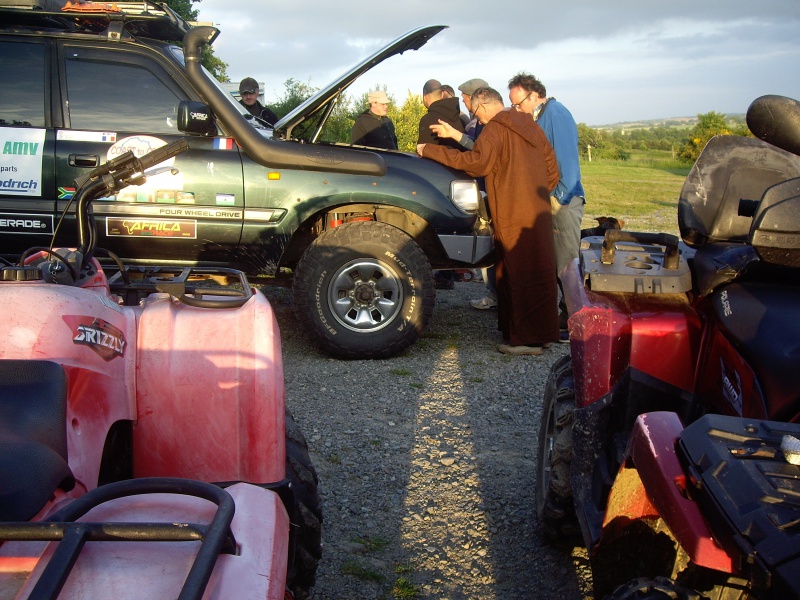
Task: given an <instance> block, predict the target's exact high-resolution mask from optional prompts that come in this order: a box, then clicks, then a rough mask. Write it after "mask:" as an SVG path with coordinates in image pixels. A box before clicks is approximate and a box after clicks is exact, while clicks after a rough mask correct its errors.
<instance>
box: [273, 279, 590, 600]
mask: <svg viewBox="0 0 800 600" xmlns="http://www.w3.org/2000/svg"><path fill="white" fill-rule="evenodd" d="M483 291H484V287H483V284H482V283H480V282H469V283H466V282H462V283H456V289H455V290H453V291H437V298H436V309H435V311H434V318H433V321H432V323H431V326H430V327H429V329H428V331H427V332H426V334H425V336H424V337H423V338H422V339H421V340H419V341H418V342H417V343H416V344H415V345H414V346H412V347H411V348H410V349H409V350H408V351H406V352H405V353H403V354H402V355H400V356H397V357H395V358H392V359H390V360H383V361H339V360H335V359H331V358H327V357H325V356H323V355H321V354H320V353H318V352H317V351H316V350H315V349H314V348H313V347H311V346H310V344H309V342H308V341H307V339H306V338H305V336H304V334H303V333H302V331H301V330H300V328H299V327H298V324H297V322H296V320H295V318H294V314H293V312H292V304H291V295H290V294H289V292H288V291H287V290H284V289H281V288H271V287H267V288H265V289H264V292H265V294H266V295H267V297H268V298H269V300H270V302H271V303H272V305H273V307H274V308H275V311H276V313H277V316H278V321H279V324H280V328H281V335H282V340H283V353H284V367H285V376H286V403H287V405H288V407H289V409H290V410H291V411H292V412H293V413H294V416H295V419H296V420H297V422H298V423H299V424H300V427H301V428H302V429H303V431H304V433H305V434H306V437H307V438H308V442H309V447H310V450H311V457H312V460H313V461H314V464H315V466H316V468H317V472H318V474H319V478H320V493H321V496H322V501H323V511H324V515H325V523H324V532H323V541H324V549H323V559H322V562H321V564H320V568H319V571H318V575H317V585H316V587H315V589H314V594H313V598H325V599H333V598H335V599H350V598H352V599H356V598H357V599H369V598H385V599H392V598H429V599H433V598H436V599H448V600H459V599H470V600H490V599H491V600H494V599H498V600H499V599H504V600H508V599H526V600H528V599H538V598H541V599H548V600H549V599H556V598H557V599H559V600H579V599H583V598H590V597H591V577H590V573H589V566H588V561H587V559H586V554H585V552H583V551H581V550H575V551H573V553H572V554H571V555H570V554H569V553H564V552H562V551H559V550H556V549H554V548H552V547H550V546H548V545H547V544H546V543H544V542H543V541H542V540H541V539H540V538H539V536H538V535H537V533H536V517H535V504H534V486H535V479H536V473H535V470H536V439H537V434H538V429H539V420H540V414H541V394H542V389H543V387H544V381H545V379H546V376H547V373H548V370H549V368H550V365H551V364H552V363H553V362H554V361H555V360H556V359H558V358H559V357H561V356H563V355H564V354H565V353H567V352H568V346H566V345H557V346H556V347H552V348H551V349H549V350H548V351H547V352H546V353H545V355H544V356H541V357H532V356H524V357H509V356H504V355H502V354H500V353H498V352H497V349H496V345H497V343H498V342H499V337H500V335H499V333H498V332H497V330H496V319H497V312H496V311H495V310H488V311H477V310H474V309H472V308H470V307H469V305H468V300H469V299H470V298H475V297H480V296H481V295H482V294H483Z"/></svg>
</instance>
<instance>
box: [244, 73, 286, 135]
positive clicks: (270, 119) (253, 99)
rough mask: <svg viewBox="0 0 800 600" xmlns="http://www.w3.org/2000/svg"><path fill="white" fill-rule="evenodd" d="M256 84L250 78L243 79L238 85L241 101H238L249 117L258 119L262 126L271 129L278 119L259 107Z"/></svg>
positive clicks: (272, 113) (264, 108) (262, 107)
mask: <svg viewBox="0 0 800 600" xmlns="http://www.w3.org/2000/svg"><path fill="white" fill-rule="evenodd" d="M258 92H259V89H258V82H257V81H256V80H255V79H253V78H252V77H245V78H244V79H242V81H241V82H240V83H239V94H240V95H241V96H242V99H241V100H240V101H239V102H240V103H241V105H242V106H244V107H245V108H246V109H247V112H249V113H250V114H251V115H253V116H254V117H256V118H257V119H260V120H261V121H262V123H263V124H264V125H268V126H269V127H273V126H274V125H275V123H277V122H278V117H277V116H276V115H275V113H274V112H272V111H271V110H270V109H268V108H266V107H265V106H261V103H260V102H259V101H258Z"/></svg>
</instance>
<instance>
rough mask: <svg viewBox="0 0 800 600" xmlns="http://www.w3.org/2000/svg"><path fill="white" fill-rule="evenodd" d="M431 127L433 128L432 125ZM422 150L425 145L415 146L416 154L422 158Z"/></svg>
mask: <svg viewBox="0 0 800 600" xmlns="http://www.w3.org/2000/svg"><path fill="white" fill-rule="evenodd" d="M431 127H433V125H431ZM424 150H425V144H417V154H419V155H420V156H422V153H423V151H424Z"/></svg>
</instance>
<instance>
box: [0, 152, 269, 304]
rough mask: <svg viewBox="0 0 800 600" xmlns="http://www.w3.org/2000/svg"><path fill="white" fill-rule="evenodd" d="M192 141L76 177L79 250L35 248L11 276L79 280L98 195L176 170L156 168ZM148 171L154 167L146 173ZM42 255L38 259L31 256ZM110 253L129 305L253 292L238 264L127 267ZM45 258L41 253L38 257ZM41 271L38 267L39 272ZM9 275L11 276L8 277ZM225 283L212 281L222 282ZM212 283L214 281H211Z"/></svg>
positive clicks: (115, 283)
mask: <svg viewBox="0 0 800 600" xmlns="http://www.w3.org/2000/svg"><path fill="white" fill-rule="evenodd" d="M188 149H189V144H188V142H187V141H186V140H185V139H180V140H176V141H174V142H171V143H169V144H167V145H165V146H162V147H160V148H156V149H155V150H153V151H152V152H148V153H147V154H145V155H143V156H136V155H135V154H134V153H133V152H131V151H128V152H126V153H124V154H122V155H121V156H118V157H117V158H114V159H113V160H110V161H108V162H106V163H105V164H102V165H100V166H99V167H97V168H95V169H92V170H91V171H90V172H89V173H86V174H85V175H82V176H81V177H79V178H77V179H76V180H75V185H76V187H77V191H76V192H75V196H74V197H73V201H74V202H75V203H76V209H75V210H76V220H77V228H78V247H77V248H76V249H58V250H57V251H56V250H53V249H52V248H31V249H29V250H28V251H26V252H25V253H24V254H23V255H22V257H21V259H20V264H19V269H20V271H19V273H17V272H16V271H15V272H14V273H13V278H16V279H25V278H31V277H33V278H35V279H41V278H42V276H44V277H43V278H44V279H45V280H46V281H50V282H52V283H60V284H65V285H76V284H80V283H81V282H82V281H83V279H84V277H85V276H86V274H87V273H90V272H91V271H92V267H91V263H92V258H93V257H94V254H95V250H96V238H97V234H96V229H95V224H94V221H93V219H92V217H91V211H90V207H91V204H92V202H93V201H94V200H96V199H97V198H102V197H104V196H107V195H109V194H116V193H118V192H119V191H120V190H122V189H124V188H126V187H128V186H130V185H141V184H143V183H145V181H146V180H147V177H150V176H152V175H156V174H158V173H161V172H165V171H171V172H173V173H176V172H177V169H175V168H174V167H172V166H163V167H158V168H156V169H154V170H153V167H157V165H161V164H162V163H164V162H165V161H167V160H169V159H171V158H173V157H175V156H177V155H178V154H181V153H182V152H185V151H187V150H188ZM148 170H150V172H148ZM36 254H38V256H37V257H36V258H33V259H31V258H29V257H31V256H33V255H36ZM108 254H109V256H110V257H111V258H112V259H113V260H114V262H116V263H117V267H118V269H119V273H117V274H115V275H114V276H113V277H111V278H110V279H109V280H108V283H109V287H110V289H111V291H112V292H113V293H115V294H117V295H118V296H120V297H121V298H123V301H124V302H125V303H126V304H138V302H139V301H141V299H142V298H144V297H146V296H148V295H149V294H151V293H154V292H162V293H167V294H169V295H170V296H172V297H173V298H175V299H177V300H178V301H179V302H181V303H183V304H186V305H188V306H194V307H199V308H239V307H240V306H243V305H244V304H245V303H246V302H247V301H248V300H249V299H250V298H251V297H252V296H253V294H254V292H253V289H252V288H251V287H250V285H249V283H248V282H247V278H246V277H245V276H244V274H243V273H241V272H240V271H236V270H234V269H199V268H194V269H190V268H186V269H169V268H165V267H150V268H148V269H131V268H128V267H125V265H123V263H122V261H120V260H119V259H118V258H117V257H116V256H114V255H113V254H112V253H110V252H108ZM42 256H43V257H44V258H43V259H42V258H39V257H42ZM29 261H30V262H35V265H36V266H37V267H38V269H40V270H41V273H40V274H39V275H37V274H36V273H34V274H33V275H30V274H28V272H27V271H26V270H25V269H26V265H28V263H29ZM37 272H38V271H37ZM4 278H5V279H8V277H5V276H4ZM221 280H223V281H224V283H223V284H222V285H213V284H217V283H220V281H221ZM209 283H210V284H212V285H209Z"/></svg>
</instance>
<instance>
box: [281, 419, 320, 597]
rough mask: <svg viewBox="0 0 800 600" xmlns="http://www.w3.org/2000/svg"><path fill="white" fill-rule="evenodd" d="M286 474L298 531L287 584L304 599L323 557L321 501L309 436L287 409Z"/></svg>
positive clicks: (294, 520) (295, 536) (295, 595)
mask: <svg viewBox="0 0 800 600" xmlns="http://www.w3.org/2000/svg"><path fill="white" fill-rule="evenodd" d="M286 477H287V478H288V479H289V481H290V482H291V486H292V492H293V494H294V508H295V515H294V519H293V520H292V523H291V527H292V529H293V533H294V534H295V535H294V539H295V545H294V556H293V557H290V560H289V566H288V572H287V575H286V585H287V587H288V588H289V589H290V590H291V591H292V593H293V594H294V598H295V599H296V600H303V599H304V598H308V597H309V595H310V592H311V589H312V588H313V587H314V584H315V583H316V579H317V565H318V564H319V560H320V558H321V557H322V504H321V502H320V499H319V491H318V489H317V487H318V484H319V480H318V478H317V472H316V470H315V469H314V465H312V464H311V457H310V456H309V455H308V444H306V438H305V436H304V435H303V432H302V431H300V427H299V426H298V425H297V423H295V420H294V417H293V416H292V414H291V413H290V412H289V411H288V410H287V411H286Z"/></svg>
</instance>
